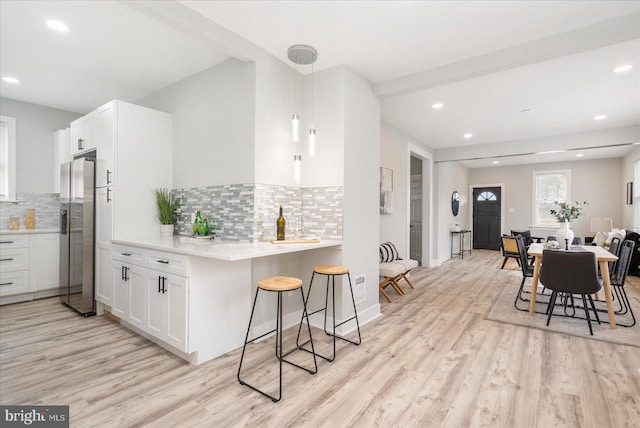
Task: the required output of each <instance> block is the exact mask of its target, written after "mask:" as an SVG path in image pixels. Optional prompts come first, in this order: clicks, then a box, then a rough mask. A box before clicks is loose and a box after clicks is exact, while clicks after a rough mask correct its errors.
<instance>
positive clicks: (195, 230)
mask: <svg viewBox="0 0 640 428" xmlns="http://www.w3.org/2000/svg"><path fill="white" fill-rule="evenodd" d="M201 222H202V217H201V216H200V211H199V210H198V211H196V220H195V221H194V222H193V227H192V228H191V230H193V234H194V235H198V234H199V233H200V223H201Z"/></svg>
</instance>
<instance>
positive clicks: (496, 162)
mask: <svg viewBox="0 0 640 428" xmlns="http://www.w3.org/2000/svg"><path fill="white" fill-rule="evenodd" d="M491 163H492V164H494V165H497V164H499V163H500V161H493V162H491Z"/></svg>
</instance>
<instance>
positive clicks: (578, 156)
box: [576, 153, 584, 158]
mask: <svg viewBox="0 0 640 428" xmlns="http://www.w3.org/2000/svg"><path fill="white" fill-rule="evenodd" d="M582 156H584V154H582V153H578V154H577V155H576V157H577V158H581V157H582Z"/></svg>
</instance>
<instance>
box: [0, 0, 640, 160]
mask: <svg viewBox="0 0 640 428" xmlns="http://www.w3.org/2000/svg"><path fill="white" fill-rule="evenodd" d="M205 17H206V19H205ZM48 18H57V19H60V20H62V21H64V22H66V23H67V24H68V25H69V27H70V31H69V32H68V33H65V34H53V33H51V31H50V30H49V29H48V28H46V27H45V26H44V24H43V22H44V20H45V19H48ZM298 43H303V44H309V45H311V46H314V47H315V48H316V49H317V50H318V53H319V55H318V61H317V62H316V64H314V67H315V70H316V71H319V70H323V69H327V68H330V67H333V66H336V65H341V64H346V65H348V66H349V67H350V68H352V69H353V70H354V71H356V72H357V73H359V74H360V75H362V76H364V77H365V78H367V79H368V80H370V81H371V82H372V83H373V84H374V90H375V91H376V93H377V94H378V95H379V96H380V98H381V115H382V119H383V120H384V121H386V122H387V123H390V124H392V125H394V126H396V127H398V128H400V129H402V130H403V131H404V132H406V133H407V134H409V135H411V136H412V137H413V138H415V139H416V140H417V141H419V142H422V143H424V144H426V145H428V146H430V147H432V148H435V149H438V148H449V147H456V146H464V145H469V144H482V143H496V142H503V141H516V140H523V139H532V138H537V137H544V136H550V135H559V134H569V133H577V132H588V131H595V130H601V129H605V128H613V127H621V126H629V125H638V124H640V1H574V0H572V1H553V2H548V1H543V2H542V1H447V2H445V1H332V2H327V1H259V2H258V1H233V2H230V1H203V0H198V1H180V2H178V3H176V2H167V1H165V2H145V1H142V2H133V1H122V2H119V1H95V0H94V1H66V2H59V1H46V2H45V1H36V2H32V1H20V2H18V1H5V0H2V1H0V74H2V75H3V76H4V75H14V76H15V77H17V78H19V79H20V80H21V83H20V85H18V86H10V85H8V84H6V83H4V82H2V84H1V86H0V95H1V96H3V97H7V98H12V99H18V100H23V101H28V102H32V103H37V104H42V105H46V106H51V107H57V108H62V109H65V110H71V111H76V112H80V113H84V112H86V111H89V110H90V109H92V108H93V107H95V106H97V105H99V104H100V103H102V102H105V101H108V100H109V99H113V98H120V99H124V100H128V101H135V100H136V99H139V98H141V97H143V96H145V95H147V94H150V93H152V92H155V91H157V90H159V89H161V88H163V87H165V86H167V85H169V84H171V83H173V82H176V81H178V80H180V79H183V78H185V77H187V76H189V75H192V74H194V73H196V72H198V71H201V70H203V69H206V68H208V67H211V66H213V65H215V64H217V63H219V62H221V61H223V60H225V59H226V58H228V57H229V56H235V57H238V58H239V59H242V60H250V59H251V50H252V49H257V48H256V47H259V48H262V49H264V50H266V51H267V52H269V53H271V54H272V55H274V56H276V57H278V58H280V59H281V60H282V61H283V62H285V63H288V64H290V62H289V61H288V60H287V58H286V52H287V48H288V47H289V46H290V45H292V44H298ZM247 46H250V48H247ZM623 63H628V64H632V65H633V66H634V68H633V69H632V70H631V71H630V72H628V73H625V74H620V75H618V74H614V73H612V69H613V68H614V67H615V66H617V65H620V64H623ZM303 71H304V70H303ZM434 102H442V103H444V108H442V109H441V110H438V111H436V110H433V109H432V108H431V105H432V104H433V103H434ZM524 109H529V111H527V112H524V113H521V111H522V110H524ZM597 114H606V115H607V119H605V120H604V121H598V122H596V121H594V120H593V117H594V116H595V115H597ZM467 132H470V133H473V135H474V137H473V138H472V139H468V140H467V139H464V138H462V134H464V133H467ZM632 142H633V141H631V143H632ZM625 150H627V151H628V149H626V148H617V149H615V150H611V151H607V150H604V149H600V150H598V151H593V153H592V155H597V156H600V157H602V156H621V155H623V154H624V152H625ZM621 153H622V154H621ZM570 155H571V156H573V157H574V158H575V154H574V153H571V154H570ZM559 156H560V155H559ZM564 156H565V157H567V156H569V154H564ZM586 157H587V156H585V158H586ZM555 159H559V158H557V157H553V160H555ZM537 160H540V159H539V158H538V159H537ZM550 160H551V159H550ZM525 161H526V162H529V161H533V160H531V159H530V158H527V157H518V158H515V157H514V158H505V159H500V162H501V164H507V163H509V162H511V163H518V162H525ZM468 165H469V166H478V165H479V164H477V163H475V164H474V163H468ZM483 165H484V164H483Z"/></svg>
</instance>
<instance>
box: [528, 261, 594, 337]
mask: <svg viewBox="0 0 640 428" xmlns="http://www.w3.org/2000/svg"><path fill="white" fill-rule="evenodd" d="M540 282H541V283H542V285H544V286H545V287H546V288H548V289H550V290H551V291H552V293H551V299H550V300H549V306H548V307H547V313H548V316H547V325H549V322H550V321H551V316H552V315H553V309H554V307H555V304H556V298H557V297H558V292H560V293H567V294H569V295H573V294H580V295H581V296H582V304H583V307H584V313H585V315H586V317H587V323H588V324H589V332H590V333H591V335H592V336H593V328H592V327H591V317H590V316H589V308H588V306H587V298H588V299H589V303H590V304H591V309H592V310H593V313H594V314H595V316H596V320H597V321H598V324H600V318H599V317H598V312H597V311H596V307H595V305H594V304H593V299H592V298H591V294H594V293H596V292H598V291H600V289H601V288H602V284H601V283H600V280H599V279H598V269H597V264H596V255H595V253H592V252H590V251H564V250H544V251H543V252H542V269H541V271H540Z"/></svg>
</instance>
